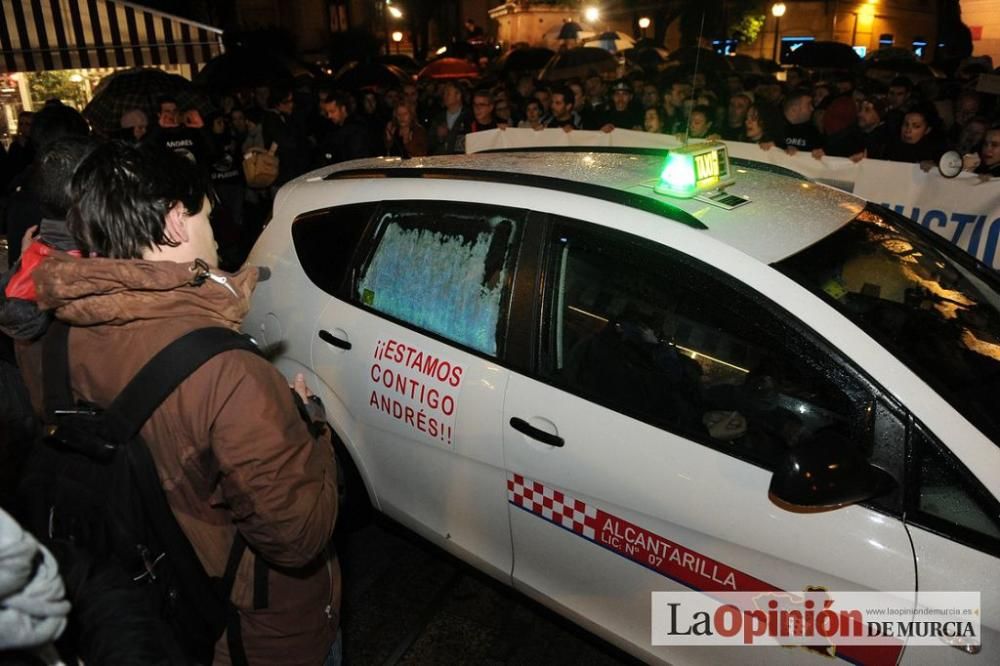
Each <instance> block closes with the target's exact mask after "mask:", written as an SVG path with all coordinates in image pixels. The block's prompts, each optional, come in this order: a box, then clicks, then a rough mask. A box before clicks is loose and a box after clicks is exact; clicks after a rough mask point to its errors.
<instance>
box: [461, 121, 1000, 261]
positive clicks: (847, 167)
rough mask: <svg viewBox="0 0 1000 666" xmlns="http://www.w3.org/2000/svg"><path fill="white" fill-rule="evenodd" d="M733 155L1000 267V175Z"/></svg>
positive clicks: (487, 144) (472, 145) (615, 140)
mask: <svg viewBox="0 0 1000 666" xmlns="http://www.w3.org/2000/svg"><path fill="white" fill-rule="evenodd" d="M679 145H680V142H679V141H678V140H677V139H676V138H674V137H673V136H669V135H665V134H650V133H647V132H635V131H632V130H622V129H616V130H614V131H613V132H590V131H581V130H577V131H573V132H565V131H563V130H561V129H546V130H541V131H535V130H530V129H506V130H490V131H488V132H476V133H474V134H469V135H468V136H466V138H465V149H466V152H469V153H476V152H481V151H484V150H497V149H503V148H543V147H547V146H593V147H601V146H608V147H628V148H673V147H676V146H679ZM726 145H727V146H728V147H729V154H730V155H731V156H733V157H738V158H743V159H750V160H756V161H759V162H765V163H768V164H774V165H776V166H780V167H784V168H786V169H790V170H791V171H795V172H796V173H800V174H802V175H803V176H805V177H807V178H811V179H814V180H817V181H819V182H821V183H825V184H827V185H832V186H834V187H838V188H840V189H842V190H846V191H848V192H853V193H854V194H856V195H857V196H859V197H861V198H863V199H867V200H868V201H872V202H874V203H878V204H882V205H885V206H887V207H889V208H892V209H893V210H895V211H897V212H899V213H902V214H903V215H905V216H907V217H909V218H910V219H912V220H914V221H916V222H918V223H920V224H922V225H924V226H925V227H927V228H928V229H931V230H932V231H934V232H935V233H937V234H939V235H941V236H944V237H945V238H947V239H948V240H949V241H951V242H952V243H955V244H956V245H958V246H959V247H961V248H962V249H963V250H965V251H966V252H968V253H969V254H971V255H972V256H974V257H976V258H977V259H979V260H980V261H982V262H983V263H985V264H986V265H987V266H991V267H993V268H995V269H1000V252H998V248H997V246H998V244H1000V179H991V180H987V181H982V180H980V179H979V177H978V176H976V175H974V174H971V173H962V174H960V175H959V176H958V177H957V178H952V179H947V178H943V177H942V176H941V175H940V174H939V173H938V171H937V169H936V168H935V169H932V170H931V171H929V172H924V171H921V169H920V167H919V166H917V165H915V164H902V163H900V162H885V161H882V160H867V159H866V160H861V161H860V162H857V163H855V162H851V161H850V160H848V159H846V158H843V157H823V158H821V159H815V158H813V156H812V155H810V154H809V153H797V154H795V155H789V154H787V153H786V152H785V151H783V150H780V149H777V148H772V149H770V150H762V149H761V148H760V147H759V146H757V145H756V144H752V143H738V142H732V141H730V142H727V144H726Z"/></svg>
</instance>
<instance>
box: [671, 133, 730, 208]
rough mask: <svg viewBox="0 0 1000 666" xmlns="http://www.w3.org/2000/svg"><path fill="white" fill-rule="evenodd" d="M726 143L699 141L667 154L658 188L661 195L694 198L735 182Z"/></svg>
mask: <svg viewBox="0 0 1000 666" xmlns="http://www.w3.org/2000/svg"><path fill="white" fill-rule="evenodd" d="M731 173H732V172H731V170H730V168H729V153H728V151H727V150H726V146H725V144H722V143H718V142H714V141H713V142H707V143H699V144H694V145H690V146H683V147H681V148H675V149H673V150H671V151H670V153H669V154H668V155H667V160H666V162H665V163H664V165H663V171H662V172H661V173H660V182H659V183H657V185H656V187H655V188H654V190H655V191H656V192H658V193H659V194H666V195H667V196H672V197H678V198H682V199H690V198H692V197H694V196H696V195H698V194H701V193H702V192H708V191H711V190H717V189H719V188H721V187H723V186H725V185H730V184H732V183H733V182H734V180H733V178H732V176H731Z"/></svg>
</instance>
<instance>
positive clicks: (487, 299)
mask: <svg viewBox="0 0 1000 666" xmlns="http://www.w3.org/2000/svg"><path fill="white" fill-rule="evenodd" d="M523 217H524V213H523V212H522V211H517V210H509V209H503V208H496V207H489V208H487V207H483V206H472V205H463V204H458V203H441V202H435V203H430V202H406V203H403V204H400V203H394V204H392V205H386V206H385V207H384V208H383V209H382V210H381V211H380V213H379V218H378V221H377V226H376V231H375V234H376V236H375V245H374V248H373V249H372V251H371V253H370V255H369V257H368V260H367V261H366V262H365V265H364V266H363V267H362V269H361V271H360V273H359V275H358V279H357V281H356V283H355V288H354V298H355V299H356V300H357V301H359V302H360V303H361V304H363V305H365V306H367V307H370V308H372V309H373V310H375V311H377V312H380V313H382V314H385V315H388V316H389V317H392V318H394V319H397V320H400V321H402V322H405V323H407V324H410V325H412V326H416V327H418V328H421V329H423V330H425V331H428V332H430V333H433V334H436V335H439V336H441V337H444V338H447V339H448V340H451V341H453V342H456V343H458V344H460V345H463V346H465V347H468V348H470V349H472V350H474V351H477V352H480V353H483V354H487V355H490V356H496V355H498V353H499V352H500V350H499V349H498V347H499V343H500V340H501V339H502V331H500V326H501V325H502V322H503V320H504V317H502V316H501V311H502V308H503V305H504V304H505V303H506V302H507V300H508V299H509V291H510V289H509V281H510V277H511V275H512V272H513V260H514V257H515V255H516V252H515V251H514V247H515V242H516V238H517V235H518V233H519V231H520V228H521V220H522V219H523Z"/></svg>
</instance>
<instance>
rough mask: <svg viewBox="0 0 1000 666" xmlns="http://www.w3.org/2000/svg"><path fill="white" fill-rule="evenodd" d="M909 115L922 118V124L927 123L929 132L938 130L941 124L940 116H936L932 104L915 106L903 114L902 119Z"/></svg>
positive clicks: (936, 113) (935, 110)
mask: <svg viewBox="0 0 1000 666" xmlns="http://www.w3.org/2000/svg"><path fill="white" fill-rule="evenodd" d="M911 113H915V114H917V115H920V116H923V118H924V122H925V123H927V126H928V127H929V128H930V129H931V130H935V129H939V126H940V124H941V116H939V115H938V112H937V109H936V108H934V105H933V104H929V103H926V102H922V103H920V104H916V105H914V106H913V107H912V108H911V109H909V110H907V112H906V113H904V114H903V117H904V118H905V117H906V116H908V115H910V114H911Z"/></svg>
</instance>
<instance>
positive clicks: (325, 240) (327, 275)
mask: <svg viewBox="0 0 1000 666" xmlns="http://www.w3.org/2000/svg"><path fill="white" fill-rule="evenodd" d="M377 208H378V203H377V202H376V203H361V204H351V205H348V206H337V207H336V208H327V209H325V210H318V211H314V212H311V213H306V214H304V215H300V216H299V217H297V218H295V222H293V223H292V243H293V244H294V245H295V253H296V254H297V255H298V257H299V263H301V264H302V270H303V271H304V272H305V274H306V276H307V277H308V278H309V279H310V280H312V282H313V284H315V285H316V286H317V287H319V288H320V289H322V290H323V291H325V292H326V293H328V294H330V295H331V296H338V295H340V294H341V293H342V286H343V283H344V279H345V278H346V277H347V273H348V270H349V269H350V265H351V257H352V255H353V254H354V251H355V249H356V248H357V247H358V242H359V241H360V239H361V235H362V234H363V233H364V230H365V226H367V224H368V221H369V220H370V219H371V218H372V215H374V214H375V211H376V210H377Z"/></svg>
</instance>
